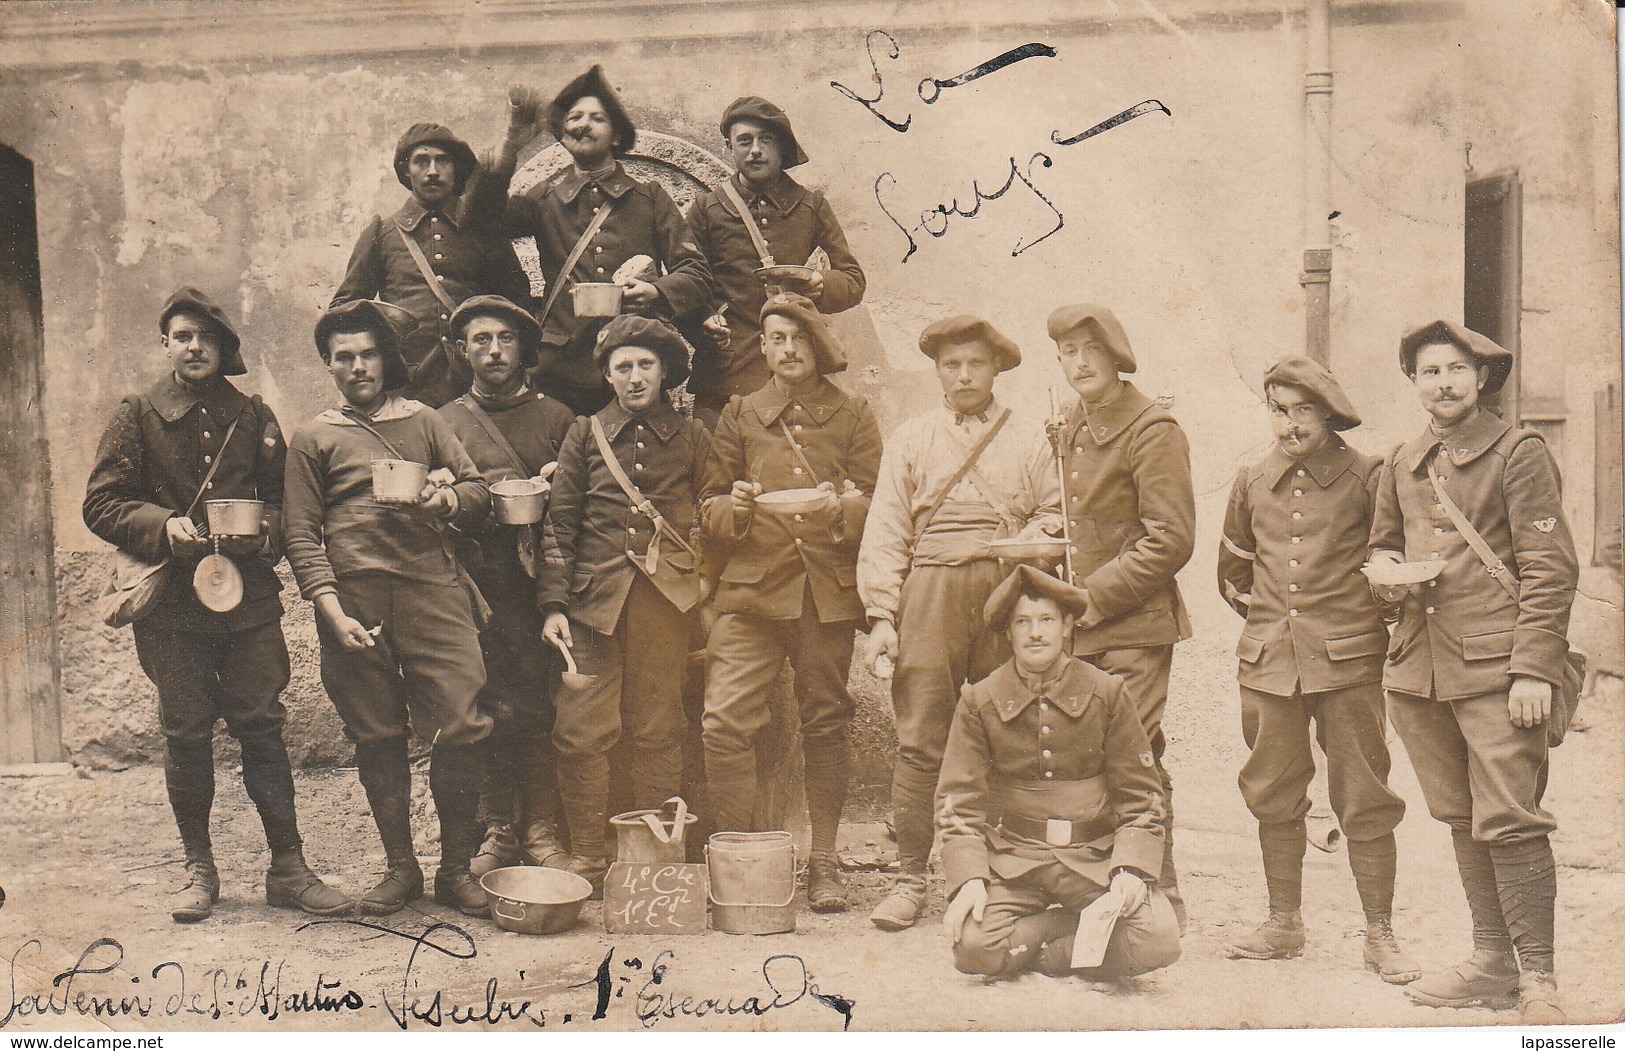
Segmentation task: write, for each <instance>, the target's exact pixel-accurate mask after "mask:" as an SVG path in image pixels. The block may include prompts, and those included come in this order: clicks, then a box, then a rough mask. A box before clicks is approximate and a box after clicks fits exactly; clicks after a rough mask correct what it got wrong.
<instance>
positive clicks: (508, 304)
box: [449, 296, 542, 368]
mask: <svg viewBox="0 0 1625 1051" xmlns="http://www.w3.org/2000/svg"><path fill="white" fill-rule="evenodd" d="M492 316H495V317H500V318H504V319H506V320H507V321H508V322H509V323H510V324H512V325H513V327H514V328H515V329H516V330H517V331H518V332H519V344H520V352H521V355H522V357H523V361H524V364H525V365H526V366H527V367H529V368H535V367H536V364H537V362H538V361H539V360H540V359H539V358H538V356H537V355H538V353H539V348H540V347H541V343H542V326H540V325H538V324H537V323H536V319H535V318H534V317H531V314H530V311H528V310H526V309H525V308H524V307H521V306H516V305H515V304H514V303H513V301H512V300H510V299H508V298H507V297H505V296H470V297H469V298H467V299H465V300H463V302H462V304H461V305H459V306H458V307H457V309H456V310H454V311H452V314H451V321H450V322H449V324H450V326H451V331H452V334H453V335H455V336H456V337H457V338H458V339H459V340H461V339H462V338H463V331H464V329H466V328H467V327H468V323H469V322H470V321H472V320H474V319H475V318H477V317H492Z"/></svg>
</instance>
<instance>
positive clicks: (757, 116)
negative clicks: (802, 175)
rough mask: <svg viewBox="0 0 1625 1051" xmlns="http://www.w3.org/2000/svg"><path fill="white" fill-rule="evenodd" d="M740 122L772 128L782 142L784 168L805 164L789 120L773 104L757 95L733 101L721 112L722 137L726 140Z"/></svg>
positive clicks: (804, 156) (804, 155) (804, 157)
mask: <svg viewBox="0 0 1625 1051" xmlns="http://www.w3.org/2000/svg"><path fill="white" fill-rule="evenodd" d="M742 120H752V121H755V122H756V123H757V124H761V125H764V126H766V127H769V128H772V129H773V130H774V131H775V132H776V133H777V134H778V136H779V138H780V139H781V140H783V142H784V166H785V167H786V168H794V167H795V166H796V165H798V164H806V163H807V155H806V154H805V153H803V152H802V149H801V144H800V143H799V142H797V141H796V133H795V132H794V131H793V130H792V129H791V127H790V118H789V117H788V116H786V115H785V112H784V111H783V110H782V109H779V107H777V106H775V105H773V103H771V102H769V101H767V100H766V99H764V98H762V97H760V96H758V95H746V96H744V97H743V98H737V99H734V100H733V103H732V105H730V106H729V107H728V108H727V109H726V110H724V111H723V112H722V137H723V138H724V139H726V138H727V137H728V136H729V134H730V131H729V129H731V128H732V127H733V126H734V124H735V123H736V122H738V121H742Z"/></svg>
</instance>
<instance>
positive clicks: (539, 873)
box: [480, 865, 592, 934]
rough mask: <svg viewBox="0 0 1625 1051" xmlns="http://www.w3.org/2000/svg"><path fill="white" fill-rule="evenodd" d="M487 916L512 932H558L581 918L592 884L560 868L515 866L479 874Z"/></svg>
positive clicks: (571, 925) (568, 927)
mask: <svg viewBox="0 0 1625 1051" xmlns="http://www.w3.org/2000/svg"><path fill="white" fill-rule="evenodd" d="M480 886H481V887H483V888H484V889H485V896H486V898H487V899H489V901H490V903H491V919H492V920H493V921H495V923H496V925H497V926H498V927H501V928H502V929H503V930H505V931H513V932H514V933H515V934H558V933H560V932H561V931H567V930H569V929H570V928H571V927H574V926H575V925H576V923H577V922H578V921H579V920H580V919H581V906H582V903H583V902H585V901H586V900H587V899H588V898H590V897H591V896H592V884H591V883H588V882H587V881H586V880H585V879H582V878H581V877H580V876H577V875H576V874H575V873H573V872H565V871H564V870H563V869H545V868H530V867H527V866H524V865H515V866H511V867H509V868H503V869H494V870H492V871H490V872H487V873H486V874H485V875H484V876H481V877H480Z"/></svg>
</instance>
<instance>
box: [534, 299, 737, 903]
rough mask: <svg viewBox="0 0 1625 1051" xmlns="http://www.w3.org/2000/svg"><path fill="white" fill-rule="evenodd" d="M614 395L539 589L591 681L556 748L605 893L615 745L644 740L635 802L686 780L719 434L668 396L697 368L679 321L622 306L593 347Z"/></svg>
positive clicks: (558, 730) (577, 691) (581, 853)
mask: <svg viewBox="0 0 1625 1051" xmlns="http://www.w3.org/2000/svg"><path fill="white" fill-rule="evenodd" d="M595 358H596V360H597V362H598V366H599V369H600V370H601V372H602V374H603V376H604V378H605V380H606V381H607V382H608V383H609V385H610V387H611V388H612V389H613V390H614V391H615V400H614V401H612V402H610V403H609V404H608V405H606V406H604V407H603V408H602V409H600V410H599V411H598V412H597V413H596V414H594V415H593V416H591V417H583V418H580V419H577V420H576V421H575V423H574V424H573V425H572V426H571V427H570V431H569V433H568V434H566V435H565V438H564V446H563V447H562V448H561V449H560V450H559V467H558V471H557V472H556V473H555V474H554V476H553V496H552V505H551V507H550V509H549V513H550V516H551V518H552V521H553V528H554V531H555V534H556V536H557V538H558V544H559V552H560V559H559V563H558V564H557V565H553V564H548V565H545V566H544V567H543V568H542V570H541V572H540V574H539V577H540V579H539V580H538V591H539V594H540V596H541V603H542V608H543V610H544V611H545V614H546V618H545V621H544V624H543V628H542V636H543V638H544V639H545V640H546V641H547V642H549V643H550V644H552V645H554V646H557V647H560V648H561V649H566V650H569V651H570V652H571V653H572V655H573V658H574V661H575V664H576V666H577V668H578V669H579V671H580V673H581V674H582V675H584V676H587V677H588V682H587V684H585V685H581V686H577V687H572V686H569V685H566V686H564V687H563V689H562V690H561V692H560V694H559V697H558V703H557V708H558V715H557V718H556V720H555V722H554V728H553V744H554V747H555V748H557V750H558V764H559V792H560V795H561V797H562V801H563V808H564V820H565V824H566V826H567V827H568V828H569V832H570V851H571V854H572V855H573V857H572V858H571V860H570V863H569V864H570V868H571V870H572V871H574V872H576V873H578V874H580V875H583V876H586V877H587V878H588V879H589V880H591V881H592V883H593V885H594V887H595V889H597V890H599V891H601V889H602V885H603V877H604V873H605V872H606V871H607V870H608V868H609V858H608V856H607V853H606V850H605V847H604V823H605V821H606V820H607V818H608V817H609V813H608V808H609V784H610V764H609V755H610V751H611V750H612V749H613V748H614V747H615V745H616V744H617V743H618V742H619V741H620V739H621V737H622V734H623V733H625V734H629V735H630V736H631V738H632V748H631V769H629V770H625V771H617V773H618V774H620V775H622V776H623V777H626V778H627V779H629V780H630V781H631V783H632V799H633V805H634V806H636V807H639V808H645V807H658V806H660V805H661V803H662V802H664V801H665V800H666V799H667V798H669V797H671V796H674V795H676V794H677V793H678V791H679V790H680V789H681V788H682V775H683V738H684V735H685V729H686V724H685V715H684V711H683V698H682V686H683V679H682V672H681V669H682V668H683V665H684V663H685V662H686V661H687V658H688V640H689V631H690V628H691V626H692V614H693V612H694V609H695V607H697V606H698V605H699V604H700V602H701V601H702V600H703V599H704V598H705V595H706V593H707V591H708V590H709V586H710V584H709V581H708V580H707V579H706V578H705V566H703V565H702V564H701V560H700V557H699V549H698V547H697V543H698V540H697V537H696V536H695V533H696V530H697V527H698V524H699V496H700V490H701V488H702V487H703V486H704V484H705V479H706V478H707V477H708V476H709V475H710V473H711V466H710V465H711V436H710V435H709V434H708V433H707V432H706V430H705V428H704V427H702V426H701V425H700V424H699V423H697V422H695V421H694V420H691V419H685V418H684V417H682V416H680V415H678V413H677V411H676V410H675V409H673V408H672V406H671V402H670V401H669V400H668V399H667V397H666V391H667V390H669V389H670V388H672V387H675V386H677V385H678V384H680V383H682V382H683V379H684V378H685V377H686V376H687V375H688V356H687V350H686V348H685V347H684V346H683V343H682V340H681V339H679V338H678V336H677V333H676V332H674V331H673V330H672V329H671V327H670V326H668V325H666V324H665V323H664V322H661V321H657V320H655V319H653V318H646V317H639V316H637V315H634V314H622V315H620V316H619V317H617V318H615V319H614V320H612V321H611V322H610V323H609V324H608V325H606V326H605V327H604V329H603V331H602V333H601V334H600V336H599V339H598V346H597V350H596V352H595Z"/></svg>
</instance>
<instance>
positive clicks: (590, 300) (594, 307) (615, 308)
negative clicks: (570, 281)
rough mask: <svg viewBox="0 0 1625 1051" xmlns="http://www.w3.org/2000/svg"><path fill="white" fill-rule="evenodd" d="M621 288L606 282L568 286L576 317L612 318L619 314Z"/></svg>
mask: <svg viewBox="0 0 1625 1051" xmlns="http://www.w3.org/2000/svg"><path fill="white" fill-rule="evenodd" d="M621 291H622V289H621V286H620V285H616V284H611V283H609V282H607V281H583V282H582V283H581V284H578V285H571V286H570V302H571V303H572V304H573V305H574V307H575V312H576V317H614V316H615V315H617V314H619V313H620V312H621Z"/></svg>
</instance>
